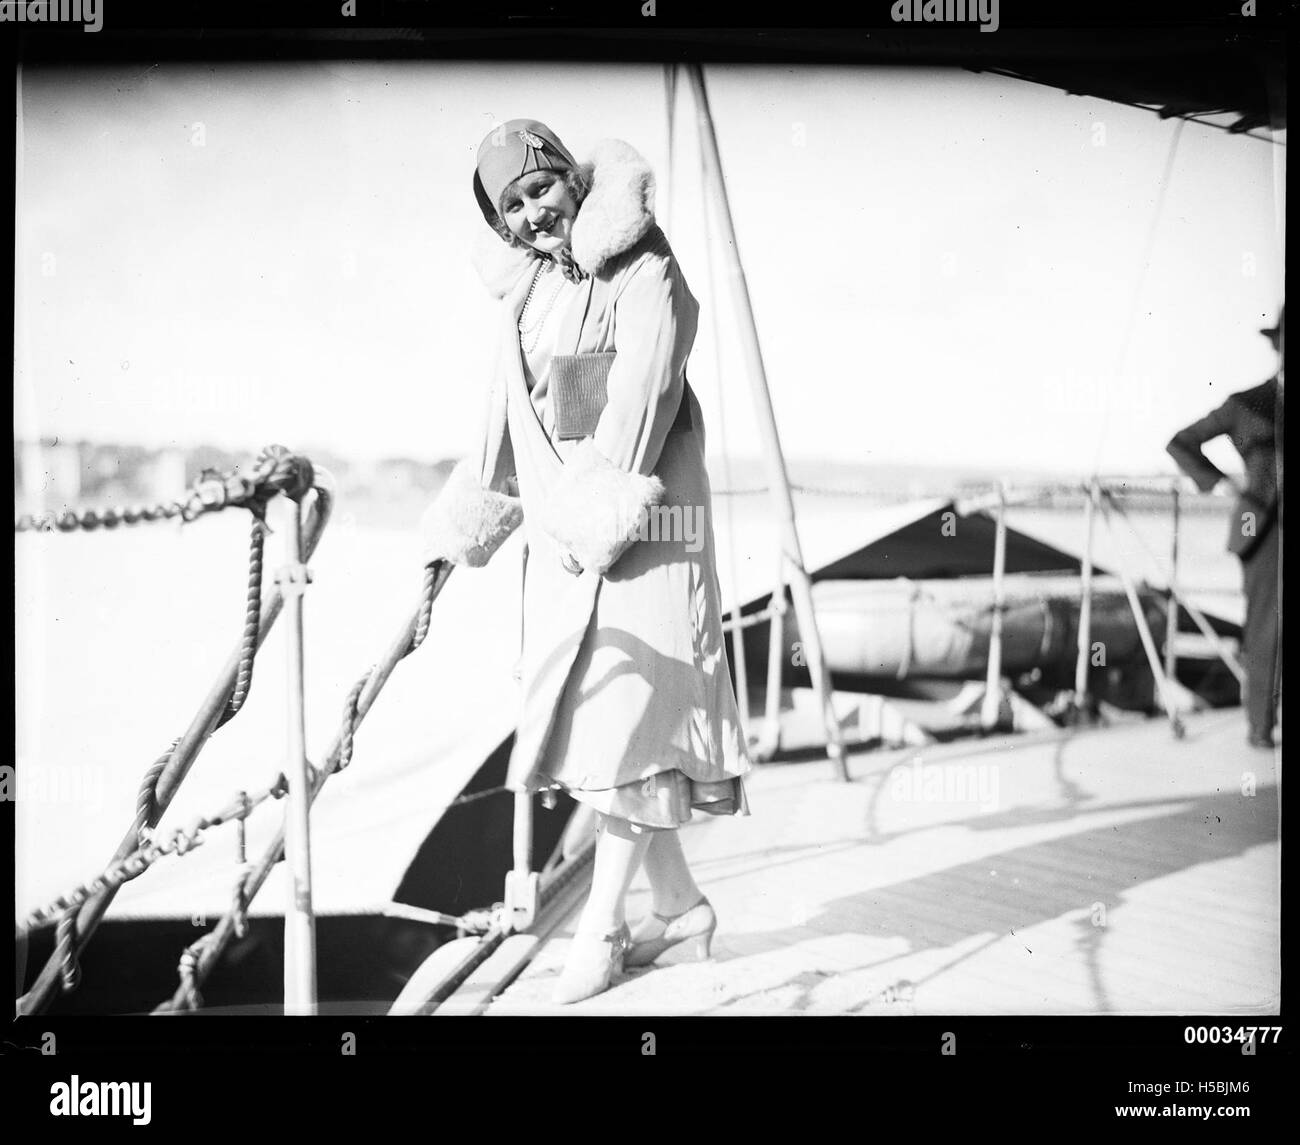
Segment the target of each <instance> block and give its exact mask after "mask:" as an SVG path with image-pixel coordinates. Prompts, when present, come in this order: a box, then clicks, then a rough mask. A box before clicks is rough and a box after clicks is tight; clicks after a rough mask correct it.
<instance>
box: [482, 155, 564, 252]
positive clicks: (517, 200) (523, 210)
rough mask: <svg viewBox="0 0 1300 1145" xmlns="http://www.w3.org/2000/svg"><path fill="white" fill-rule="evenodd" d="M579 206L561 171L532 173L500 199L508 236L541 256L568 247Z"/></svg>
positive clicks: (514, 183)
mask: <svg viewBox="0 0 1300 1145" xmlns="http://www.w3.org/2000/svg"><path fill="white" fill-rule="evenodd" d="M577 215H578V205H577V203H575V202H574V201H573V196H572V195H570V194H569V189H568V187H566V186H565V185H564V173H563V172H560V171H532V172H529V174H527V175H524V176H523V177H522V178H519V179H516V180H515V181H514V182H513V183H512V184H511V185H510V186H509V187H507V188H506V192H505V194H504V195H502V196H501V217H502V218H503V219H504V220H505V223H506V226H508V227H509V228H510V231H511V233H512V234H513V235H514V236H515V237H516V238H519V239H521V240H522V241H524V242H526V243H527V244H528V245H529V246H531V247H534V248H535V249H537V250H539V251H541V252H542V253H543V254H554V253H555V252H556V251H557V250H560V249H562V248H564V247H567V246H568V245H569V239H570V238H571V237H572V235H573V220H574V219H575V218H577Z"/></svg>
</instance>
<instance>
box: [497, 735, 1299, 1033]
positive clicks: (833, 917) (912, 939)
mask: <svg viewBox="0 0 1300 1145" xmlns="http://www.w3.org/2000/svg"><path fill="white" fill-rule="evenodd" d="M1278 758H1279V757H1277V756H1276V755H1275V754H1274V753H1270V752H1267V751H1260V750H1257V749H1250V748H1248V747H1247V746H1246V744H1245V726H1244V718H1243V716H1242V714H1241V712H1240V711H1239V710H1232V711H1218V712H1209V713H1203V714H1200V715H1196V716H1192V717H1190V718H1189V720H1188V728H1187V736H1186V738H1185V739H1183V740H1176V739H1174V738H1173V737H1172V735H1171V734H1170V731H1169V728H1168V725H1167V724H1166V723H1165V722H1164V721H1162V720H1150V721H1144V722H1141V723H1139V724H1137V725H1129V726H1124V727H1117V728H1109V729H1099V730H1094V731H1085V732H1080V733H1077V734H1075V735H1073V736H1070V735H1065V734H1063V733H1057V732H1053V733H1046V734H1042V735H1037V736H1034V737H1029V736H1020V737H1005V738H998V739H989V740H984V741H981V742H966V743H953V744H948V745H943V746H932V747H926V748H923V749H920V750H919V751H918V750H917V749H911V750H908V751H893V752H873V753H864V754H861V755H858V756H855V757H854V758H853V760H852V764H851V772H852V776H853V782H852V783H851V784H849V785H845V784H843V783H841V782H838V781H837V780H835V779H834V778H833V777H832V768H831V765H830V764H829V763H828V762H822V761H818V762H813V763H798V764H775V765H767V766H764V767H761V768H760V769H758V770H757V772H756V774H755V775H754V776H753V777H752V779H751V781H750V783H749V796H750V805H751V810H752V815H751V816H750V817H749V818H747V819H726V820H717V819H711V818H709V817H707V816H700V817H697V819H698V820H699V821H697V822H696V823H692V824H691V825H690V826H689V827H687V828H685V829H684V830H683V836H682V840H683V843H684V845H685V848H686V852H687V855H688V857H689V859H690V862H691V866H692V869H693V870H694V871H695V873H696V877H697V879H698V881H699V882H700V885H701V887H702V888H703V889H704V891H705V892H706V893H707V894H708V896H709V898H710V900H711V901H712V902H713V904H714V906H715V908H716V910H717V912H718V916H719V920H720V925H719V930H718V934H717V936H716V939H715V942H714V957H713V958H712V959H711V960H710V961H708V962H704V963H689V962H682V961H680V959H676V958H675V956H676V955H677V954H679V953H680V951H670V952H669V953H667V954H665V955H664V956H663V958H661V959H660V961H659V963H658V964H657V965H655V966H653V967H649V968H647V969H643V970H636V971H630V972H628V973H626V974H624V975H623V976H621V977H620V978H619V979H618V980H617V981H616V983H615V985H614V986H613V987H612V988H611V989H610V990H608V991H607V992H606V993H604V994H602V995H599V996H598V997H596V998H593V999H590V1000H589V1001H587V1002H584V1003H581V1004H579V1005H576V1006H563V1007H559V1006H554V1005H553V1004H551V1003H550V1001H549V997H550V991H551V987H552V985H553V982H554V979H555V976H556V975H557V974H558V972H559V968H560V967H561V966H562V964H563V961H564V957H565V953H566V951H567V947H568V943H569V938H568V936H569V935H570V934H571V933H572V927H573V923H574V921H575V919H576V912H575V913H574V914H571V915H570V917H569V918H568V919H567V920H566V922H565V923H564V925H563V926H561V927H560V928H559V929H558V930H557V931H556V932H555V933H554V935H553V936H552V937H551V938H550V940H549V941H547V942H545V943H542V944H541V947H540V949H539V950H538V952H537V954H536V956H535V957H534V958H533V959H532V961H531V962H530V963H529V964H528V965H527V966H526V968H525V969H524V970H523V972H522V973H521V974H520V975H519V976H518V977H517V978H516V979H515V980H514V982H513V983H511V984H510V985H508V986H507V987H506V988H505V989H504V990H502V991H500V992H499V993H498V994H497V996H496V997H495V999H494V1000H493V1001H492V1002H491V1004H490V1005H489V1006H488V1007H487V1009H486V1011H485V1012H486V1013H487V1014H489V1015H491V1014H539V1013H548V1014H551V1013H559V1014H646V1013H652V1014H712V1015H725V1014H773V1013H789V1012H809V1013H823V1014H844V1013H854V1014H898V1015H905V1014H1077V1013H1102V1012H1105V1013H1123V1014H1151V1013H1164V1014H1167V1013H1216V1014H1217V1013H1222V1014H1241V1015H1249V1014H1267V1013H1270V1012H1276V1010H1277V1007H1278V1005H1279V997H1280V937H1279V928H1280V917H1279V916H1280V903H1281V897H1280V894H1281V892H1280V878H1279V843H1278V799H1277V781H1278V766H1279V765H1278ZM1243 790H1247V791H1249V790H1253V792H1254V793H1253V794H1250V795H1247V794H1243ZM578 901H579V903H580V902H581V898H579V900H578ZM648 909H649V892H648V889H647V888H646V886H645V883H644V875H643V874H642V875H640V876H638V882H636V883H634V884H633V891H632V894H631V896H630V901H629V914H630V917H632V918H635V917H637V916H638V915H639V914H641V913H642V912H644V911H645V910H648Z"/></svg>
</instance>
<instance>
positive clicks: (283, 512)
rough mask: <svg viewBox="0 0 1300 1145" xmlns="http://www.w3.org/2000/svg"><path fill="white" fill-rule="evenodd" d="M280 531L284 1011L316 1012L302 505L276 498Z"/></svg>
mask: <svg viewBox="0 0 1300 1145" xmlns="http://www.w3.org/2000/svg"><path fill="white" fill-rule="evenodd" d="M268 508H278V509H279V510H280V512H279V513H277V517H278V518H279V520H280V521H281V527H280V529H279V530H278V531H279V532H280V533H281V535H282V536H283V538H284V546H285V564H284V566H283V567H282V568H281V569H280V570H279V572H278V573H277V574H276V578H275V579H276V583H277V584H278V585H279V586H280V592H281V594H282V595H283V596H284V599H285V618H286V630H285V647H286V654H287V659H288V673H287V679H288V695H287V699H288V708H287V710H288V725H289V726H288V744H287V750H286V754H287V758H286V760H285V768H284V774H285V778H286V779H287V780H288V781H289V794H288V807H287V809H286V811H285V868H286V871H287V872H288V876H289V899H288V902H287V903H286V904H285V910H284V1012H285V1013H286V1014H314V1013H315V1012H316V917H315V914H314V913H313V911H312V901H311V828H310V820H309V817H308V809H309V808H310V806H311V789H310V787H309V785H308V783H309V781H308V776H307V730H306V711H305V705H304V699H303V639H302V633H303V617H302V604H303V593H304V592H305V591H306V589H307V584H308V583H309V581H310V579H311V574H310V573H309V572H308V570H307V566H306V565H305V564H303V560H302V506H301V505H300V504H299V503H298V502H297V501H294V500H292V499H291V498H289V497H284V496H281V497H277V498H276V500H275V501H274V502H273V503H272V505H271V506H269V507H268Z"/></svg>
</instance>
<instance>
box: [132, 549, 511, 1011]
mask: <svg viewBox="0 0 1300 1145" xmlns="http://www.w3.org/2000/svg"><path fill="white" fill-rule="evenodd" d="M454 567H455V566H453V565H451V564H449V563H447V562H445V561H435V562H434V563H433V564H431V565H429V566H428V567H427V568H426V569H425V571H424V580H423V583H422V585H421V591H420V598H419V601H418V603H417V604H416V607H415V609H414V610H413V612H412V614H411V616H410V618H409V619H408V620H407V621H406V622H405V623H404V624H403V625H402V627H401V629H400V630H399V632H398V634H397V636H396V638H395V639H394V640H393V641H392V643H391V644H390V645H389V647H388V650H387V652H386V653H385V655H384V656H383V657H382V658H381V659H380V661H379V662H378V663H377V664H375V665H374V666H372V667H370V668H368V669H367V670H366V671H365V672H364V673H362V675H361V677H360V678H359V679H358V680H357V682H356V683H355V684H354V685H353V686H352V688H351V689H350V690H349V692H348V695H347V698H346V700H345V701H344V705H343V718H342V720H341V722H340V726H339V728H338V731H337V732H336V734H335V737H334V741H333V743H332V744H331V745H330V750H329V752H328V753H327V755H326V757H325V761H324V763H323V764H322V766H321V767H319V768H317V769H316V770H315V772H314V773H313V774H312V776H311V777H310V784H309V790H308V792H307V800H308V804H309V805H310V804H312V803H314V802H315V801H316V797H317V796H318V795H319V794H320V792H321V790H322V789H323V788H324V785H325V783H326V781H327V780H328V779H329V777H330V776H331V775H334V774H337V773H338V772H340V771H343V770H344V769H346V768H347V767H348V766H350V765H351V763H352V759H353V752H354V746H355V739H356V732H357V728H358V727H359V726H360V725H361V723H362V721H364V719H365V717H366V715H367V713H369V711H370V709H371V707H372V706H373V704H374V702H375V700H376V699H377V698H378V696H379V694H380V692H382V691H383V688H384V685H385V684H386V683H387V682H388V678H389V676H391V675H392V672H393V669H394V668H395V667H396V666H397V664H398V663H399V662H400V661H402V660H403V659H405V658H406V657H407V656H409V655H410V654H411V653H412V652H414V651H415V650H416V649H417V648H419V647H420V645H421V644H423V643H424V641H425V638H426V637H427V636H428V634H429V622H430V614H431V612H432V609H433V602H434V600H436V599H437V597H438V594H439V593H441V592H442V589H443V587H444V586H445V585H446V583H447V580H448V579H449V577H450V576H451V572H452V569H453V568H454ZM504 790H505V788H499V789H498V788H494V789H490V790H488V791H483V792H474V793H473V794H472V795H469V796H461V797H460V798H459V799H457V800H456V801H454V803H453V805H455V804H457V803H469V802H473V801H476V800H477V799H480V798H485V797H487V796H488V795H496V794H499V793H500V792H502V791H504ZM284 843H285V829H284V825H283V824H281V826H280V829H279V830H278V831H277V833H276V835H275V837H274V838H273V839H272V840H271V842H270V843H269V844H268V845H267V847H266V849H265V850H264V851H263V853H262V856H261V858H260V859H259V860H258V861H257V862H256V863H254V864H253V865H252V868H251V869H250V870H249V871H248V873H247V875H246V877H245V878H244V879H243V880H242V883H241V887H242V894H243V905H244V907H246V906H247V904H248V903H251V902H252V900H253V899H254V897H256V895H257V894H258V892H259V891H260V890H261V889H262V887H263V886H264V885H265V883H266V880H267V879H268V878H269V876H270V873H271V869H272V868H273V867H274V866H275V864H276V863H277V862H279V861H280V860H281V858H282V857H283V854H284ZM240 925H241V919H240V911H239V909H237V907H234V906H232V908H231V909H229V910H227V912H226V913H225V914H224V915H223V916H222V917H221V919H220V920H218V922H217V924H216V926H215V927H214V928H213V930H211V931H210V932H209V933H208V934H205V935H203V936H202V937H201V938H200V939H198V940H197V941H196V942H194V943H191V944H190V946H188V947H187V948H186V950H185V952H184V953H183V954H182V957H181V966H180V978H181V982H180V985H179V986H178V987H177V989H176V991H175V992H174V993H173V995H172V997H171V998H170V999H168V1000H166V1001H164V1002H162V1003H160V1004H159V1005H158V1006H156V1007H155V1008H154V1013H168V1012H176V1011H184V1010H192V1009H197V1008H198V1007H199V1006H201V1005H202V995H201V994H200V993H199V988H200V987H201V986H202V984H203V983H204V981H205V980H206V979H207V976H208V975H209V974H210V973H211V971H212V968H213V966H214V965H215V964H216V962H217V960H218V959H219V958H220V957H221V955H222V953H224V951H225V949H226V947H227V946H228V945H229V944H230V941H231V940H232V939H233V938H235V937H238V931H239V927H240Z"/></svg>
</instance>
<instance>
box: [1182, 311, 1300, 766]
mask: <svg viewBox="0 0 1300 1145" xmlns="http://www.w3.org/2000/svg"><path fill="white" fill-rule="evenodd" d="M1284 313H1285V311H1284V310H1283V311H1280V312H1279V313H1278V317H1277V324H1276V325H1275V326H1270V327H1266V328H1265V329H1263V330H1261V331H1260V333H1261V334H1264V335H1266V336H1267V337H1268V339H1269V340H1270V341H1271V342H1272V343H1273V349H1274V350H1276V351H1277V352H1278V355H1279V359H1280V360H1281V361H1283V362H1284V361H1285V354H1284V345H1285V343H1284V340H1283V333H1282V329H1283V325H1282V323H1283V314H1284ZM1282 395H1283V371H1282V368H1281V366H1279V369H1278V373H1277V374H1276V375H1274V376H1273V377H1271V378H1269V379H1268V381H1266V382H1263V383H1261V384H1260V385H1258V386H1254V387H1252V388H1251V389H1248V390H1242V391H1241V392H1240V393H1235V394H1231V395H1230V396H1229V397H1228V399H1227V401H1225V402H1224V403H1223V405H1221V406H1220V407H1219V408H1218V409H1216V410H1215V411H1214V412H1213V413H1210V414H1208V415H1207V416H1206V417H1203V418H1201V419H1200V421H1196V422H1193V423H1192V424H1191V425H1189V426H1187V427H1186V428H1185V429H1181V430H1179V431H1178V432H1177V433H1176V434H1174V436H1173V439H1172V440H1171V441H1170V442H1169V445H1168V446H1167V447H1166V448H1167V449H1168V450H1169V453H1170V454H1172V456H1173V458H1174V460H1175V461H1177V462H1178V466H1179V468H1180V469H1182V471H1183V472H1184V473H1186V474H1187V475H1188V476H1189V477H1190V478H1191V479H1192V480H1193V481H1194V482H1195V483H1196V487H1197V488H1198V489H1200V490H1201V492H1203V493H1207V492H1209V491H1210V490H1211V489H1214V488H1215V487H1217V486H1218V485H1220V484H1221V483H1224V484H1227V485H1228V487H1229V488H1231V489H1232V490H1233V492H1234V493H1235V494H1236V496H1237V500H1236V504H1235V506H1234V508H1233V513H1232V521H1231V528H1230V530H1229V534H1228V549H1229V550H1230V551H1231V552H1233V553H1236V555H1237V556H1238V557H1240V558H1241V565H1242V573H1243V579H1244V581H1245V591H1246V623H1245V625H1244V627H1243V631H1242V653H1243V657H1242V658H1243V662H1244V667H1245V670H1246V687H1245V704H1246V714H1247V720H1248V723H1249V728H1250V730H1249V735H1248V741H1249V743H1250V744H1251V745H1252V746H1255V747H1272V746H1273V726H1274V724H1275V723H1276V722H1277V704H1278V689H1279V686H1280V683H1281V645H1280V639H1279V632H1280V621H1281V595H1280V591H1279V585H1280V580H1281V559H1282V549H1281V531H1282V465H1281V458H1282ZM1222 434H1227V435H1228V436H1229V437H1230V438H1231V439H1232V444H1233V445H1234V446H1235V447H1236V449H1237V452H1238V453H1240V454H1241V458H1242V461H1243V462H1244V463H1245V466H1246V478H1245V482H1244V484H1243V483H1241V482H1238V481H1237V480H1235V479H1234V478H1232V477H1229V476H1227V475H1226V474H1225V473H1223V472H1222V471H1221V470H1220V469H1219V468H1218V466H1216V465H1215V464H1214V463H1213V462H1212V461H1210V459H1209V458H1207V457H1206V456H1205V454H1204V453H1202V452H1201V446H1202V445H1203V444H1204V443H1205V442H1207V441H1210V440H1212V439H1213V438H1216V437H1219V436H1221V435H1222Z"/></svg>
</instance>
